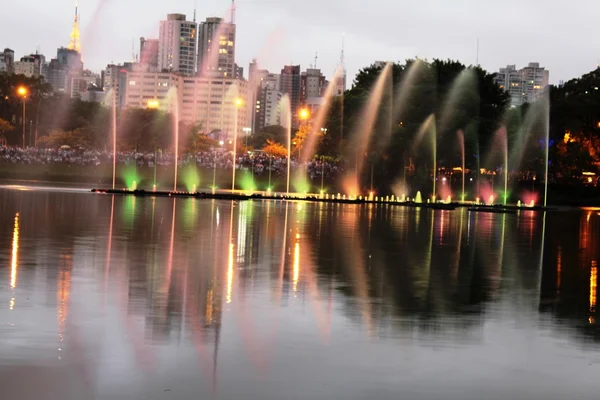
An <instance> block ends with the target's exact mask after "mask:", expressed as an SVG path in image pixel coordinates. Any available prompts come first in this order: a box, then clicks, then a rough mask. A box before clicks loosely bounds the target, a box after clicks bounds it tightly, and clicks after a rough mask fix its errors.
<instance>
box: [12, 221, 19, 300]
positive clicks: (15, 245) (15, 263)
mask: <svg viewBox="0 0 600 400" xmlns="http://www.w3.org/2000/svg"><path fill="white" fill-rule="evenodd" d="M18 267H19V213H17V214H16V215H15V224H14V228H13V241H12V257H11V260H10V287H11V288H13V289H14V288H16V287H17V269H18Z"/></svg>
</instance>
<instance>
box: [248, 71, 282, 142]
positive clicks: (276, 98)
mask: <svg viewBox="0 0 600 400" xmlns="http://www.w3.org/2000/svg"><path fill="white" fill-rule="evenodd" d="M259 79H260V83H259V87H258V94H257V96H256V106H255V110H254V113H255V116H254V131H255V132H260V131H261V130H262V129H263V128H264V127H266V126H272V125H281V104H280V103H281V98H282V97H283V94H282V93H281V82H280V81H281V77H280V75H279V74H272V73H269V71H267V70H259Z"/></svg>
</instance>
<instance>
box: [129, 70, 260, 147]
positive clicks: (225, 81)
mask: <svg viewBox="0 0 600 400" xmlns="http://www.w3.org/2000/svg"><path fill="white" fill-rule="evenodd" d="M120 76H121V83H120V85H121V87H122V90H121V92H120V98H121V101H120V103H119V104H120V106H121V107H124V108H127V107H132V108H145V107H148V105H149V103H150V102H152V103H154V104H156V105H157V106H158V107H159V108H160V109H162V110H164V111H168V112H173V111H174V106H175V105H176V104H177V105H178V107H179V118H180V120H181V121H186V122H191V123H196V122H201V123H202V127H203V129H204V130H205V131H207V132H216V131H218V132H220V137H221V138H223V139H225V138H232V137H233V133H234V130H235V127H236V126H237V129H238V135H240V136H241V135H242V134H243V132H244V128H245V127H248V125H249V122H248V114H247V112H246V108H245V107H244V106H243V104H244V103H246V102H247V98H248V84H247V82H246V81H244V80H239V79H232V78H217V77H213V78H200V77H187V76H179V75H176V74H173V73H165V72H130V71H127V72H124V73H122V74H121V75H120ZM171 88H177V91H176V92H172V93H169V91H170V90H171ZM173 93H176V97H175V98H173V97H171V96H174V94H173ZM238 100H239V101H238ZM240 103H241V104H242V105H240ZM236 119H237V124H236Z"/></svg>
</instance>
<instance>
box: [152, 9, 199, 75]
mask: <svg viewBox="0 0 600 400" xmlns="http://www.w3.org/2000/svg"><path fill="white" fill-rule="evenodd" d="M196 29H197V25H196V23H195V22H190V21H186V17H185V15H184V14H169V15H167V20H166V21H161V22H160V30H159V35H158V62H157V64H158V69H159V70H160V71H163V72H166V71H168V72H178V73H180V74H182V75H188V76H191V75H194V73H195V71H196V36H197V32H196Z"/></svg>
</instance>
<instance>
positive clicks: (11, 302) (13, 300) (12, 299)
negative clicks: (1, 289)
mask: <svg viewBox="0 0 600 400" xmlns="http://www.w3.org/2000/svg"><path fill="white" fill-rule="evenodd" d="M9 308H10V311H12V310H14V309H15V298H14V297H11V298H10V306H9Z"/></svg>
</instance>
